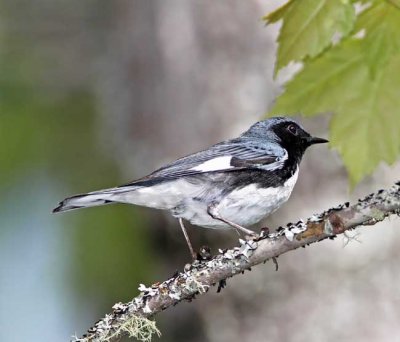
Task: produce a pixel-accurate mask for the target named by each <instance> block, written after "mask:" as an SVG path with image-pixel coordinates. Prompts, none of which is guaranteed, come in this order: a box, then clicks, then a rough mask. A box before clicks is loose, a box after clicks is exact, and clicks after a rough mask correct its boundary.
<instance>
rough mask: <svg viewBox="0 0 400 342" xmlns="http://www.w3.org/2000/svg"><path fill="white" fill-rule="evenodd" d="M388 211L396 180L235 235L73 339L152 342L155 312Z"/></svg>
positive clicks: (394, 205)
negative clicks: (233, 242)
mask: <svg viewBox="0 0 400 342" xmlns="http://www.w3.org/2000/svg"><path fill="white" fill-rule="evenodd" d="M392 214H397V215H400V182H397V183H396V184H395V185H394V186H392V187H391V188H390V189H387V190H379V191H378V192H376V193H373V194H370V195H368V196H367V197H365V198H364V199H361V200H358V203H356V204H354V205H352V206H350V205H349V203H348V202H347V203H344V204H341V205H339V206H337V207H335V208H331V209H329V210H327V211H325V212H323V213H321V214H318V215H313V216H312V217H310V218H309V219H307V220H306V221H303V220H300V221H299V222H297V223H294V224H293V223H289V224H287V225H286V227H284V228H283V227H280V228H278V230H277V231H276V233H272V234H269V233H268V232H265V231H262V232H261V235H260V237H259V238H257V239H251V240H247V241H244V240H239V246H237V247H234V248H232V249H229V250H226V251H221V250H220V253H219V254H218V255H216V256H215V257H213V258H211V259H209V260H202V261H195V262H194V263H193V264H191V265H186V266H185V269H184V270H183V271H182V272H180V273H177V274H175V275H174V276H173V277H172V278H170V279H168V280H165V281H163V282H161V283H156V284H153V285H151V286H150V287H146V286H144V285H142V284H141V285H140V287H139V290H140V291H141V293H140V295H139V296H137V297H136V298H134V299H133V300H132V301H130V302H128V303H126V304H122V303H117V304H115V305H114V306H113V312H112V313H110V314H107V315H106V316H105V317H104V318H103V319H101V320H99V321H98V322H97V323H96V324H95V325H94V326H93V327H92V328H90V329H89V330H88V332H87V333H86V334H85V335H84V336H83V337H82V338H75V339H74V341H81V342H88V341H99V342H100V341H101V342H103V341H112V340H113V339H115V338H116V337H118V336H121V335H122V334H129V335H130V336H134V337H136V338H137V339H140V340H142V341H150V340H151V337H152V334H158V335H159V334H160V332H159V331H158V330H157V328H156V327H155V323H154V322H153V321H151V320H149V318H152V317H153V316H155V315H156V314H157V313H159V312H161V311H163V310H165V309H167V308H169V307H171V306H173V305H176V304H178V303H179V302H181V301H183V300H192V299H193V298H194V296H195V295H198V294H204V293H206V292H207V291H208V290H209V288H210V287H211V286H213V285H215V284H220V285H221V284H224V282H225V280H226V279H227V278H229V277H232V276H234V275H236V274H239V273H242V272H244V271H245V270H248V269H250V268H251V267H252V266H254V265H258V264H260V263H262V262H265V261H266V260H269V259H274V258H276V257H278V256H279V255H281V254H283V253H286V252H288V251H291V250H293V249H296V248H299V247H304V246H306V245H309V244H311V243H314V242H318V241H321V240H324V239H326V238H334V237H335V236H336V235H338V234H342V233H344V232H345V231H347V230H350V229H354V228H356V227H358V226H362V225H364V226H365V225H374V224H376V223H377V222H380V221H382V220H384V219H385V218H387V217H388V216H390V215H392ZM220 287H221V286H220Z"/></svg>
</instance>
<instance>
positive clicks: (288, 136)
mask: <svg viewBox="0 0 400 342" xmlns="http://www.w3.org/2000/svg"><path fill="white" fill-rule="evenodd" d="M272 130H273V131H274V133H275V134H276V135H277V136H278V138H279V139H280V144H281V146H282V147H283V148H285V149H286V150H287V151H288V154H289V159H291V160H292V161H295V162H299V161H300V160H301V157H302V156H303V154H304V152H305V150H306V149H307V147H308V146H310V144H309V139H310V137H311V136H310V134H309V133H307V132H306V131H305V130H304V129H303V128H301V127H300V126H299V125H298V124H297V123H296V122H293V121H285V122H279V123H277V124H276V125H275V126H274V127H272Z"/></svg>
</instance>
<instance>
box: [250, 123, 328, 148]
mask: <svg viewBox="0 0 400 342" xmlns="http://www.w3.org/2000/svg"><path fill="white" fill-rule="evenodd" d="M243 136H248V137H254V138H258V139H263V140H266V141H271V142H274V143H278V144H279V145H280V146H282V147H284V148H285V149H287V150H288V151H290V150H296V151H297V152H300V153H301V154H302V153H304V151H305V150H306V149H307V148H308V147H309V146H311V145H314V144H321V143H326V142H328V140H326V139H322V138H317V137H313V136H311V135H310V134H309V133H308V132H306V131H305V130H304V129H303V127H301V126H300V125H299V124H298V123H297V122H296V121H294V120H292V119H290V118H285V117H274V118H270V119H267V120H263V121H259V122H257V123H255V124H254V125H253V126H251V127H250V128H249V129H248V130H247V131H246V132H245V133H243Z"/></svg>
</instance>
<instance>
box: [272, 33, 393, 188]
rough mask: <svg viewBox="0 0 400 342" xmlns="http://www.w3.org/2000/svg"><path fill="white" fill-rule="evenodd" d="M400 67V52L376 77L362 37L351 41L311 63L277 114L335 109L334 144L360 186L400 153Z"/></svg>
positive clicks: (283, 98) (290, 85) (282, 100)
mask: <svg viewBox="0 0 400 342" xmlns="http://www.w3.org/2000/svg"><path fill="white" fill-rule="evenodd" d="M399 70H400V54H397V55H393V56H391V57H390V58H389V60H388V62H387V63H386V64H385V65H384V66H381V67H380V68H379V69H377V70H376V76H375V77H374V78H371V73H370V70H369V65H368V62H367V60H366V56H365V51H364V46H363V42H362V40H360V39H347V40H346V41H344V42H343V43H341V44H340V45H337V46H335V47H333V48H332V49H331V50H329V51H327V52H326V53H324V54H323V55H322V56H320V57H319V58H317V59H315V60H311V61H308V62H307V64H306V66H305V67H304V69H303V70H302V71H301V72H300V73H299V74H297V75H296V76H295V78H294V79H293V80H292V81H290V82H289V83H288V84H287V87H286V91H285V93H283V94H282V95H281V96H280V97H279V98H278V100H277V102H276V104H275V106H274V108H273V109H272V110H271V114H277V113H279V114H282V113H287V114H294V113H299V112H300V113H302V114H304V115H308V116H313V115H316V114H318V113H321V112H328V111H331V112H334V113H335V115H334V117H333V120H332V125H331V137H330V141H331V146H333V147H335V148H337V149H338V150H339V153H340V154H341V155H342V157H343V160H344V163H345V165H346V167H347V169H348V171H349V175H350V181H351V184H352V185H354V184H356V183H357V182H359V181H360V180H361V179H362V178H363V177H364V176H365V175H367V174H370V173H372V171H373V170H374V168H375V167H376V166H377V165H378V164H379V162H380V161H382V160H384V161H386V162H387V163H393V162H394V161H395V160H396V158H397V157H398V155H399V153H400V134H399V132H400V96H399V89H400V75H399V72H398V71H399Z"/></svg>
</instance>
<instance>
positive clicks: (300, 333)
mask: <svg viewBox="0 0 400 342" xmlns="http://www.w3.org/2000/svg"><path fill="white" fill-rule="evenodd" d="M282 2H283V1H265V0H264V1H262V0H251V1H241V0H230V1H228V0H223V1H218V2H216V1H212V0H202V1H200V0H191V1H187V0H163V1H161V0H159V1H156V0H154V1H139V0H131V1H128V0H125V1H122V0H115V1H105V0H97V1H94V0H87V1H78V0H68V1H65V0H64V1H58V2H54V1H51V0H37V1H27V0H25V1H24V0H1V1H0V8H1V11H0V63H1V64H0V65H1V69H0V70H1V72H0V137H1V144H0V151H1V152H0V162H1V164H0V191H1V196H2V205H1V206H0V218H1V229H0V340H1V341H66V340H69V339H70V336H71V335H73V334H75V333H76V334H77V335H78V336H79V335H81V334H83V333H84V332H85V331H86V329H87V328H88V327H89V326H91V325H92V324H93V323H94V322H95V321H96V320H97V319H99V318H100V317H102V316H104V314H105V313H107V312H109V311H110V309H111V306H112V305H113V304H114V303H116V302H119V301H122V302H125V301H128V300H130V299H131V298H132V297H133V296H135V295H137V294H138V290H137V287H138V285H139V284H140V283H144V284H151V283H153V282H156V281H159V280H164V279H165V278H166V277H168V276H170V275H172V274H173V273H174V272H175V271H176V270H179V269H182V267H183V265H184V264H185V263H186V262H188V261H189V260H190V257H189V253H188V250H187V247H186V244H185V241H184V238H183V236H182V233H181V231H180V228H179V225H178V223H177V221H176V220H174V219H172V218H171V217H169V215H168V214H165V213H162V212H159V211H156V210H151V209H146V208H139V207H134V206H127V205H115V206H106V207H98V208H91V209H87V210H82V211H75V212H71V213H66V214H60V215H52V214H51V210H52V208H53V207H55V206H56V204H57V203H58V201H60V200H61V199H63V198H64V197H66V196H69V195H72V194H75V193H81V192H87V191H91V190H96V189H100V188H106V187H111V186H115V185H119V184H121V183H126V182H128V181H130V180H132V179H135V178H138V177H141V176H143V175H146V174H147V173H149V172H151V171H152V170H153V169H155V168H157V167H159V166H161V165H162V164H164V163H166V162H169V161H172V160H174V159H175V158H177V157H180V156H182V155H185V154H188V153H191V152H194V151H196V150H199V149H202V148H205V147H208V146H209V145H210V144H213V143H216V142H218V141H220V140H222V139H226V138H229V137H232V136H235V135H237V134H239V133H241V132H242V131H243V130H245V129H247V127H248V126H249V125H250V124H252V123H253V122H255V121H257V120H259V119H262V118H263V117H264V115H265V113H266V112H267V110H268V108H269V107H270V105H271V103H272V101H273V100H274V98H275V97H276V96H277V95H278V94H279V93H280V91H281V83H282V80H283V79H285V78H286V77H288V76H289V75H290V74H291V72H292V70H291V68H288V69H287V70H286V72H285V73H284V74H283V75H281V78H280V79H278V80H277V81H274V80H273V77H272V71H273V65H274V58H275V57H274V56H275V52H276V43H275V39H276V34H277V30H278V27H268V28H265V27H264V24H263V22H262V21H261V17H262V16H263V15H264V14H266V13H268V12H269V11H271V10H273V9H275V8H276V7H277V6H279V5H280V4H282ZM299 120H300V121H301V122H302V124H303V125H304V126H305V127H306V129H307V130H309V131H311V132H312V133H313V134H315V135H317V136H326V135H327V127H328V124H329V116H325V117H321V118H317V119H313V120H307V121H306V120H302V119H300V118H299ZM399 172H400V165H399V164H397V165H395V166H394V167H388V166H385V165H382V166H380V167H379V169H378V170H377V171H376V173H375V174H374V176H373V177H369V178H368V179H366V180H364V181H363V182H362V184H359V185H358V186H357V188H356V189H355V191H353V192H352V193H350V192H349V190H348V184H347V175H346V171H345V169H344V168H343V165H342V162H341V160H340V158H339V157H338V155H337V153H335V151H331V150H328V148H327V147H326V146H318V147H315V148H312V149H310V150H309V151H308V153H307V154H306V156H305V158H304V160H303V163H302V167H301V172H300V177H299V181H298V184H297V185H296V187H295V189H294V192H293V195H292V198H291V200H290V201H289V202H288V203H287V204H286V205H284V206H283V208H282V209H280V210H279V211H278V212H277V213H275V214H274V215H273V216H271V217H270V218H268V219H267V221H266V224H267V225H268V226H270V227H277V226H279V225H280V224H284V223H287V222H289V221H293V220H297V219H298V218H301V217H302V218H305V217H307V216H309V215H311V214H312V213H314V212H318V211H320V210H323V209H326V208H328V207H329V206H332V205H336V204H338V203H340V202H343V201H347V200H354V199H356V198H358V197H359V196H363V195H366V194H368V193H370V192H372V191H374V190H376V189H378V188H381V187H386V186H388V185H390V184H391V183H392V182H393V181H394V180H396V178H397V177H398V175H399ZM399 224H400V223H399V219H398V218H393V219H391V220H387V221H386V222H385V223H384V224H380V225H379V226H373V227H371V228H365V229H362V230H360V231H359V234H358V235H357V236H356V237H355V239H352V240H351V241H350V242H349V243H348V244H347V245H346V243H347V242H348V241H347V240H346V239H344V238H342V237H340V238H337V239H336V240H334V241H324V242H322V243H319V244H317V245H313V246H311V247H309V248H306V249H301V250H297V251H294V252H291V253H288V254H287V255H283V256H281V257H280V258H279V271H278V272H275V269H274V266H273V264H272V263H267V264H266V265H263V266H258V267H256V268H254V269H253V271H252V272H250V273H245V275H244V276H237V277H235V278H234V279H230V280H228V286H227V288H226V289H224V290H223V291H222V293H220V294H217V293H216V289H212V290H211V291H210V293H209V294H207V295H206V296H203V297H199V298H198V299H197V300H195V301H194V302H193V303H182V304H180V305H178V306H176V307H174V308H171V309H170V310H167V311H166V312H163V313H161V314H160V315H158V316H157V325H158V327H159V328H160V330H161V331H162V334H163V335H162V337H161V340H162V341H177V342H179V341H221V342H223V341H309V342H311V341H350V340H351V341H364V342H365V341H394V340H396V337H395V336H400V325H399V321H400V272H399V270H398V264H399V260H400V249H399V248H398V246H399V244H400V234H399V231H398V226H399ZM396 228H397V230H396ZM189 234H190V236H191V239H192V242H193V244H194V245H195V246H197V247H200V246H201V245H204V244H206V245H209V246H211V247H212V249H213V251H216V250H217V249H218V248H225V247H229V246H233V245H234V244H235V243H236V239H237V236H236V234H235V233H231V232H226V231H224V232H218V231H211V230H204V229H197V228H196V227H194V228H189ZM354 235H355V233H353V234H352V236H354Z"/></svg>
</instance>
